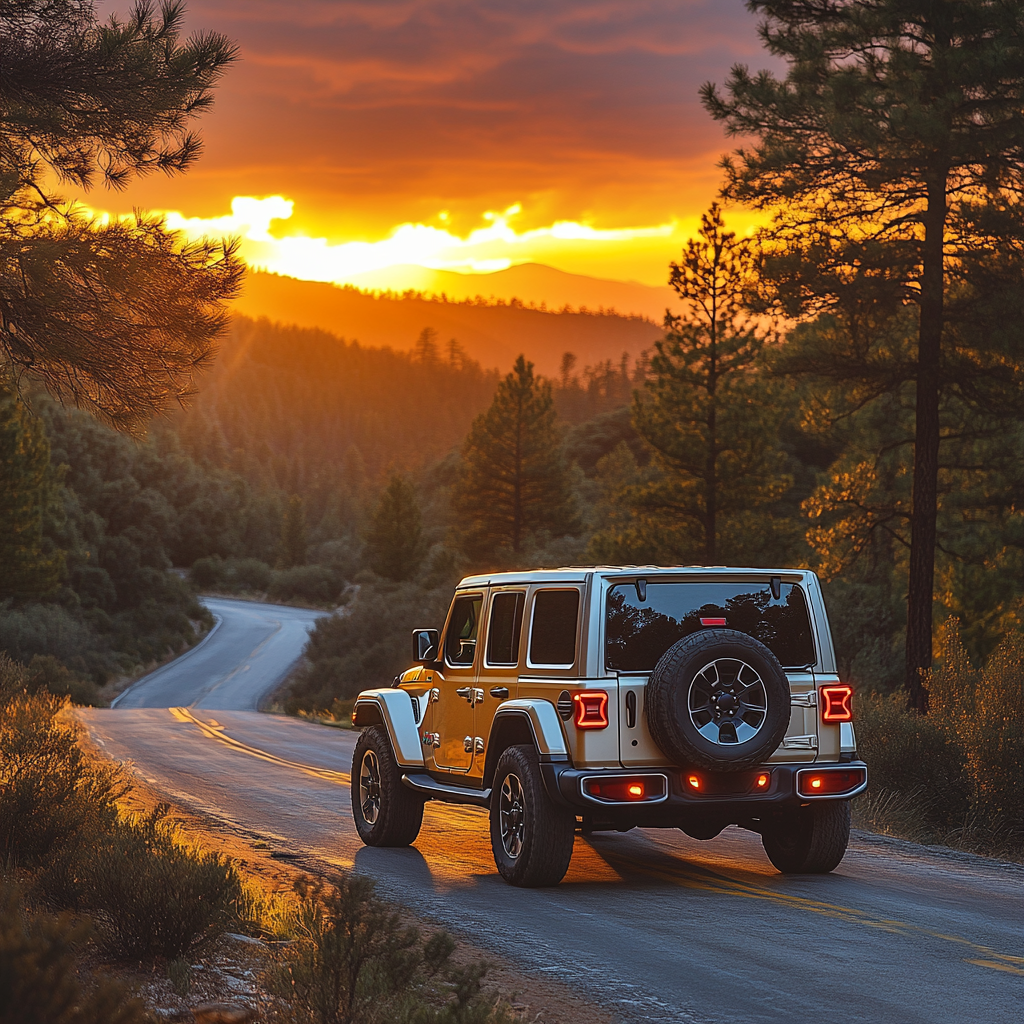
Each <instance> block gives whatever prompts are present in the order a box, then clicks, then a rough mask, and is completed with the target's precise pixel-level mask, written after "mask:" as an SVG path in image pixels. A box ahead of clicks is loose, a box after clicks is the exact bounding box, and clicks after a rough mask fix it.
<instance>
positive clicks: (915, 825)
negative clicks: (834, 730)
mask: <svg viewBox="0 0 1024 1024" xmlns="http://www.w3.org/2000/svg"><path fill="white" fill-rule="evenodd" d="M927 687H928V693H929V712H928V714H927V715H919V714H917V713H916V712H912V711H908V710H907V708H906V703H905V696H904V695H903V694H902V693H895V694H892V695H891V696H889V697H883V696H880V695H877V694H861V695H859V697H858V702H857V742H858V747H859V749H860V752H861V754H862V755H863V757H864V759H865V761H867V763H868V768H869V771H870V782H871V787H870V790H869V793H868V794H867V796H866V797H863V798H861V799H860V800H859V801H858V803H859V807H858V811H859V815H860V817H861V818H862V820H866V821H867V822H868V823H870V824H872V825H874V826H875V827H881V828H883V829H884V830H886V831H890V832H893V833H894V834H898V835H903V836H906V837H908V838H915V839H927V840H930V841H939V842H946V843H951V844H953V845H956V846H962V847H966V848H968V849H974V850H978V851H980V852H985V853H993V854H995V853H999V854H1005V855H1008V856H1018V857H1019V856H1020V855H1021V852H1022V849H1024V841H1022V840H1024V829H1022V822H1024V715H1022V708H1024V636H1022V635H1021V634H1020V633H1011V634H1010V635H1009V636H1007V637H1006V638H1004V640H1003V642H1002V643H1001V644H1000V646H999V647H998V648H997V649H996V651H995V653H994V654H993V655H992V656H991V657H990V658H989V660H988V663H987V664H986V665H985V666H984V667H983V668H981V669H978V668H976V667H975V666H974V665H973V664H972V663H971V660H970V658H969V657H968V654H967V650H966V648H965V647H964V644H963V642H962V641H961V637H960V624H959V622H958V621H957V620H956V619H950V620H949V621H947V622H946V624H945V625H944V626H943V627H942V629H941V630H940V633H939V658H938V660H937V667H936V669H935V671H934V672H932V673H930V674H929V676H928V678H927Z"/></svg>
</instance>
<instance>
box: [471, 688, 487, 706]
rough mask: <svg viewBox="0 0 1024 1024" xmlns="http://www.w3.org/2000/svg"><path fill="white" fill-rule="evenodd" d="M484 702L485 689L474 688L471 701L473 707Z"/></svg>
mask: <svg viewBox="0 0 1024 1024" xmlns="http://www.w3.org/2000/svg"><path fill="white" fill-rule="evenodd" d="M483 702H484V691H483V690H478V689H474V690H473V698H472V700H471V701H470V703H471V704H472V705H473V707H476V706H477V704H483Z"/></svg>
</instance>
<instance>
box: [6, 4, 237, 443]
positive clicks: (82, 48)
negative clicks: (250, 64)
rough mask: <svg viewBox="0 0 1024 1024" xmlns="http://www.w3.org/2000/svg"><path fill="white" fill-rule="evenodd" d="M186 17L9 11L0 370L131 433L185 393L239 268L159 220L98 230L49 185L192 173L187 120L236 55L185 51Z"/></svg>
mask: <svg viewBox="0 0 1024 1024" xmlns="http://www.w3.org/2000/svg"><path fill="white" fill-rule="evenodd" d="M183 17H184V6H183V4H182V3H180V2H165V3H164V4H163V5H162V6H161V7H160V10H159V13H155V12H154V7H153V4H151V3H137V4H136V5H135V6H134V7H133V9H132V11H131V13H130V14H129V15H128V17H127V18H126V19H123V20H121V19H118V18H116V17H112V18H111V19H110V20H109V21H108V22H107V23H106V24H101V23H100V22H99V21H98V19H97V15H96V9H95V4H94V3H93V2H91V0H19V2H18V3H4V4H3V5H2V7H0V55H2V56H0V61H2V71H0V165H2V167H3V173H2V174H0V370H5V371H6V372H7V373H8V374H10V375H13V376H14V377H18V376H19V375H21V374H27V375H28V376H30V377H32V378H34V379H35V380H37V381H39V382H41V383H42V384H43V385H44V386H45V387H46V388H47V389H48V390H49V391H50V393H51V394H53V395H54V396H56V397H57V398H59V399H60V400H61V401H69V402H72V403H74V404H77V405H82V406H86V407H88V408H90V409H91V410H92V411H93V412H95V413H96V414H97V415H99V416H100V417H101V418H103V419H105V420H106V421H107V422H109V423H111V424H112V425H114V426H116V427H118V428H122V429H134V428H138V427H139V426H140V425H141V424H142V423H144V422H145V421H146V420H147V419H148V418H149V417H150V416H151V415H152V413H153V412H154V411H156V410H159V409H161V408H163V407H164V406H166V405H167V404H168V403H169V402H171V401H173V400H180V399H183V398H185V397H187V396H189V395H190V394H192V392H193V390H194V386H193V378H194V376H195V373H196V371H197V370H198V369H199V368H201V367H202V366H204V365H205V364H206V363H207V362H208V361H209V359H210V358H211V356H212V352H213V342H214V339H215V338H217V337H218V336H219V335H220V334H221V333H222V332H223V331H224V330H225V328H226V327H227V323H228V313H227V310H226V308H225V307H224V306H223V304H222V300H224V299H228V298H231V297H232V296H233V295H234V294H235V292H236V291H237V289H238V286H239V283H240V281H241V276H242V272H243V268H242V264H241V262H240V261H239V259H238V258H237V256H236V254H235V251H234V248H233V247H232V246H231V245H222V244H220V243H211V242H196V243H183V242H182V241H181V240H180V239H179V238H178V237H177V236H175V235H173V234H171V233H169V232H167V231H166V230H164V228H163V227H162V223H161V221H160V219H159V218H147V217H144V216H142V215H138V216H137V217H136V218H135V219H134V220H115V221H112V222H110V223H108V224H103V223H98V222H94V221H92V220H90V219H89V218H88V217H86V216H85V215H84V214H82V213H80V212H76V210H75V208H74V207H73V206H71V205H69V204H67V203H66V202H65V201H64V200H63V199H62V198H61V197H60V196H59V195H56V194H54V193H53V191H52V186H53V184H54V182H63V183H69V184H72V185H74V186H76V187H79V188H84V189H88V188H89V187H91V186H92V184H93V183H94V182H95V180H96V179H97V178H98V177H99V178H101V179H102V180H103V182H104V183H105V184H106V185H107V186H108V187H112V188H123V187H125V186H126V185H127V184H128V183H129V182H130V181H131V180H132V178H134V177H137V176H139V175H143V174H148V173H152V172H154V171H162V172H164V173H166V174H174V173H179V172H182V171H184V170H186V169H187V168H188V167H189V166H190V165H191V164H192V163H193V162H194V161H195V159H196V157H197V156H198V155H199V151H200V148H201V144H200V140H199V138H198V136H197V135H196V134H195V132H194V131H192V130H191V129H190V123H191V121H192V119H193V118H194V117H196V115H198V114H199V113H201V112H202V111H204V110H205V109H207V108H208V107H209V105H210V103H211V102H212V87H213V86H214V85H215V83H216V82H217V80H218V79H219V77H220V76H221V74H222V73H223V72H224V69H225V68H226V67H227V65H228V64H229V63H230V62H231V61H232V60H233V59H234V57H235V49H234V47H233V46H232V45H231V44H230V43H229V42H228V41H227V40H226V39H225V38H224V37H223V36H220V35H216V34H213V33H203V34H200V35H195V36H192V37H191V38H189V39H186V40H182V39H181V38H180V35H181V24H182V20H183Z"/></svg>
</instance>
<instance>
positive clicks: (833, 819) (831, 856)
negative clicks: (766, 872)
mask: <svg viewBox="0 0 1024 1024" xmlns="http://www.w3.org/2000/svg"><path fill="white" fill-rule="evenodd" d="M849 843H850V801H849V800H834V801H829V802H827V803H825V802H823V803H814V804H811V805H810V806H809V807H801V808H799V809H797V810H795V811H787V812H785V813H784V814H782V815H780V816H779V817H778V818H772V819H770V820H769V821H767V822H765V827H764V831H763V832H762V833H761V845H762V846H764V852H765V853H767V854H768V859H769V860H770V861H771V862H772V864H774V865H775V867H777V868H778V869H779V871H781V872H782V873H783V874H784V875H826V874H828V873H829V872H830V871H833V870H834V869H835V868H837V867H838V866H839V862H840V861H841V860H842V859H843V857H844V856H845V855H846V848H847V846H848V845H849Z"/></svg>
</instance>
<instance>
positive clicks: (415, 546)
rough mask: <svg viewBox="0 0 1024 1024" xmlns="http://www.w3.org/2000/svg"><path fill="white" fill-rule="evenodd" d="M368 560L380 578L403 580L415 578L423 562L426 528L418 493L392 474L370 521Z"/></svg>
mask: <svg viewBox="0 0 1024 1024" xmlns="http://www.w3.org/2000/svg"><path fill="white" fill-rule="evenodd" d="M366 559H367V563H368V564H369V566H370V568H371V569H372V570H373V571H374V572H375V573H377V575H378V576H386V577H387V578H388V579H391V580H395V581H401V580H407V579H410V578H411V577H413V576H415V575H416V571H417V570H418V569H419V567H420V564H421V563H422V561H423V529H422V523H421V519H420V507H419V504H418V502H417V501H416V490H415V488H414V487H413V486H412V484H411V483H409V482H408V481H407V480H406V479H405V478H404V477H402V476H399V475H398V474H397V473H396V474H393V475H392V477H391V479H390V480H389V481H388V485H387V487H386V488H385V489H384V492H383V494H381V496H380V500H379V501H378V502H377V507H376V508H375V509H374V511H373V516H372V518H371V520H370V528H369V530H368V532H367V535H366Z"/></svg>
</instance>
